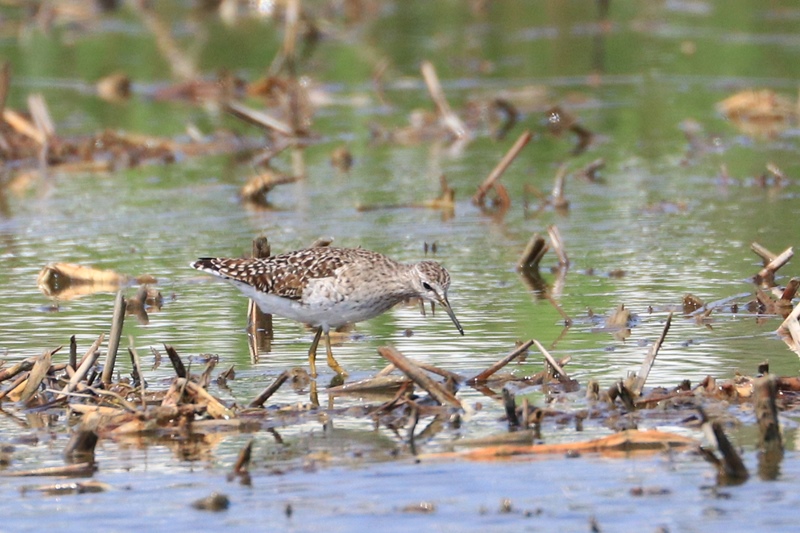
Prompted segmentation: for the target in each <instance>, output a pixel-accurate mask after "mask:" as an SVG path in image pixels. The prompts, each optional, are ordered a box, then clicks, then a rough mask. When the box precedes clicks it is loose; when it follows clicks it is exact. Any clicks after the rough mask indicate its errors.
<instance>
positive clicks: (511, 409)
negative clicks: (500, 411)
mask: <svg viewBox="0 0 800 533" xmlns="http://www.w3.org/2000/svg"><path fill="white" fill-rule="evenodd" d="M502 394H503V408H504V410H505V412H506V418H507V419H508V430H509V431H516V430H517V429H519V427H520V423H519V417H518V416H517V399H516V397H515V396H514V393H513V392H511V391H510V390H508V389H507V388H506V387H503V391H502Z"/></svg>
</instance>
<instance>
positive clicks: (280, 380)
mask: <svg viewBox="0 0 800 533" xmlns="http://www.w3.org/2000/svg"><path fill="white" fill-rule="evenodd" d="M287 379H289V372H288V371H286V370H284V371H283V372H281V373H280V375H279V376H278V377H277V378H276V379H275V381H273V382H272V383H270V385H269V387H267V388H266V389H264V392H262V393H261V394H259V395H258V396H257V397H256V398H255V399H254V400H253V401H252V402H250V403H249V404H247V407H263V406H264V402H266V401H267V400H268V399H269V398H270V396H272V395H273V394H275V392H276V391H277V390H278V389H279V388H281V385H283V384H284V383H285V382H286V380H287Z"/></svg>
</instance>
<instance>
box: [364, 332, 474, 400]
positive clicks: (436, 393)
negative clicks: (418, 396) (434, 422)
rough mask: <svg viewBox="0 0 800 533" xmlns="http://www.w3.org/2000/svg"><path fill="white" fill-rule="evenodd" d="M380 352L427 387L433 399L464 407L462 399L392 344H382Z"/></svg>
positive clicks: (423, 386) (414, 379)
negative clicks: (429, 375)
mask: <svg viewBox="0 0 800 533" xmlns="http://www.w3.org/2000/svg"><path fill="white" fill-rule="evenodd" d="M378 353H379V354H380V355H381V357H383V358H384V359H386V360H388V361H389V362H390V363H392V364H393V365H394V366H396V367H397V368H398V369H399V370H400V371H401V372H403V373H404V374H405V375H407V376H408V377H409V378H411V380H412V381H413V382H414V383H416V384H417V385H419V386H420V387H422V388H423V389H425V390H426V391H427V392H428V394H430V395H431V397H432V398H433V399H435V400H436V401H437V402H439V403H440V404H442V405H452V406H454V407H458V408H460V409H463V406H462V405H461V401H460V400H459V399H458V398H456V397H455V396H454V395H453V394H451V393H450V392H449V391H447V390H446V389H445V388H444V387H442V386H441V385H440V384H439V383H437V382H435V381H434V380H433V379H431V378H430V377H428V375H427V374H426V373H425V372H424V371H423V370H422V369H421V368H419V367H418V366H417V365H415V364H414V363H412V362H411V361H410V360H409V359H408V358H407V357H406V356H405V355H403V354H402V353H400V352H399V351H398V350H396V349H395V348H393V347H391V346H381V347H380V348H378Z"/></svg>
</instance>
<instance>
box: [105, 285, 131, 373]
mask: <svg viewBox="0 0 800 533" xmlns="http://www.w3.org/2000/svg"><path fill="white" fill-rule="evenodd" d="M126 306H127V303H126V301H125V296H123V295H122V291H117V297H116V299H115V300H114V316H113V318H112V319H111V333H109V335H108V353H107V354H106V364H105V366H104V367H103V377H102V381H103V384H104V385H106V386H108V385H111V378H112V377H113V375H114V363H116V360H117V350H118V349H119V340H120V338H121V337H122V323H123V322H124V321H125V307H126Z"/></svg>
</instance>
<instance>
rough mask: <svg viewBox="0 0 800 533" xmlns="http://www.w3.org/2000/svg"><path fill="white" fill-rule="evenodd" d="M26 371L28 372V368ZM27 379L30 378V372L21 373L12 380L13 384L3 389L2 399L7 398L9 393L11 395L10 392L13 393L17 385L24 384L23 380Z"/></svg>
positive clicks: (0, 392) (0, 393) (0, 396)
mask: <svg viewBox="0 0 800 533" xmlns="http://www.w3.org/2000/svg"><path fill="white" fill-rule="evenodd" d="M26 372H27V370H26ZM26 379H28V374H19V375H18V376H17V379H15V380H14V381H12V382H11V385H9V387H8V388H7V389H5V390H3V391H0V400H2V399H4V398H5V397H6V396H8V395H9V394H10V393H11V392H12V391H13V390H14V389H16V388H17V387H19V386H20V385H22V383H23V382H24V381H25V380H26Z"/></svg>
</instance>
